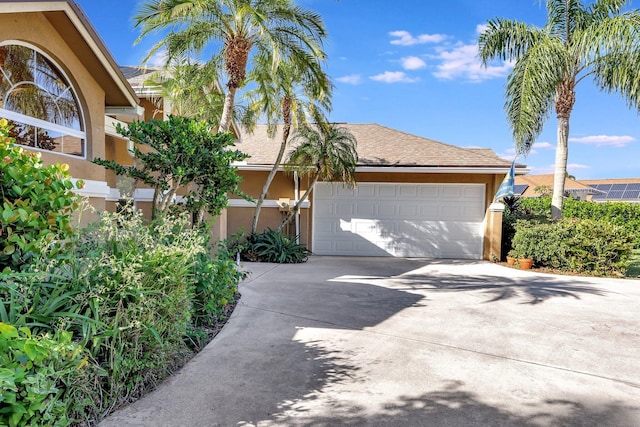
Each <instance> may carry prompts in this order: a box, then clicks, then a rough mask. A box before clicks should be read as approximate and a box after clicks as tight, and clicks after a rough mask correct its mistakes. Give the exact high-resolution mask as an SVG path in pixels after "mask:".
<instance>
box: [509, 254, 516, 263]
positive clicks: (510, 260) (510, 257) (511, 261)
mask: <svg viewBox="0 0 640 427" xmlns="http://www.w3.org/2000/svg"><path fill="white" fill-rule="evenodd" d="M515 263H516V259H515V258H514V257H512V256H508V257H507V264H509V265H514V264H515Z"/></svg>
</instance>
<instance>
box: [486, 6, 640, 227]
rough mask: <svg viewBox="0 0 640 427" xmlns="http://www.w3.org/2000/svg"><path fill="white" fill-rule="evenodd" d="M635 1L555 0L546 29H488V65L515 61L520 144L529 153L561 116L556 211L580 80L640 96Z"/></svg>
mask: <svg viewBox="0 0 640 427" xmlns="http://www.w3.org/2000/svg"><path fill="white" fill-rule="evenodd" d="M627 3H630V1H628V0H596V1H595V2H593V3H591V4H590V5H584V4H583V2H582V1H580V0H547V2H546V6H547V22H546V24H545V25H544V26H543V27H542V28H539V27H535V26H532V25H527V24H525V23H522V22H519V21H514V20H507V19H493V20H490V21H489V22H488V25H487V29H486V30H485V31H484V32H483V33H482V34H481V35H480V38H479V50H480V57H481V59H482V61H483V62H484V64H485V65H486V63H487V62H488V61H490V60H492V59H501V60H505V61H513V62H514V68H513V70H512V71H511V73H510V74H509V77H508V79H507V89H506V102H505V110H506V111H507V119H508V121H509V123H510V125H511V128H512V132H513V136H514V139H515V142H516V147H517V149H518V152H520V153H528V152H529V150H530V149H531V146H532V145H533V143H534V142H535V139H536V138H537V137H538V135H539V134H540V132H541V131H542V128H543V126H544V122H545V120H546V119H547V118H548V116H549V114H550V112H551V109H552V108H555V111H556V117H557V120H558V134H557V139H558V143H557V147H556V163H555V176H554V183H553V198H552V208H551V210H552V212H551V213H552V216H553V217H554V218H560V217H561V216H562V204H563V195H564V178H565V173H566V170H567V155H568V138H569V119H570V117H571V112H572V110H573V106H574V103H575V101H576V86H577V84H578V83H580V82H581V81H583V80H584V79H585V78H587V77H592V78H593V81H594V83H595V84H596V86H598V87H599V88H600V89H601V90H604V91H606V92H617V93H619V94H620V95H622V96H623V97H624V98H626V100H627V103H628V104H629V106H630V107H634V108H637V107H638V99H639V98H640V72H639V71H638V70H640V13H639V12H638V11H637V10H631V11H628V12H624V11H623V10H624V8H625V6H626V5H627Z"/></svg>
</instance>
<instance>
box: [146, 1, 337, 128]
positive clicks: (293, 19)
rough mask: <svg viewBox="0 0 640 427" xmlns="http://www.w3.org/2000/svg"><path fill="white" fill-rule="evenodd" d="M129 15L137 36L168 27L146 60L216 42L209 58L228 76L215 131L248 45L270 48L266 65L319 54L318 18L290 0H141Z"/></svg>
mask: <svg viewBox="0 0 640 427" xmlns="http://www.w3.org/2000/svg"><path fill="white" fill-rule="evenodd" d="M134 20H135V23H136V26H137V27H140V28H141V34H140V37H139V38H138V40H140V39H141V38H142V37H144V36H146V35H148V34H149V33H152V32H155V31H159V30H164V29H170V32H169V34H168V35H167V36H166V37H165V38H164V39H163V40H161V41H160V42H158V43H157V44H156V45H155V46H154V47H153V48H152V49H151V51H150V52H149V55H148V57H147V59H148V58H149V57H151V56H152V55H153V54H154V53H156V52H157V51H159V50H160V49H162V48H165V49H166V52H167V59H168V61H171V59H173V58H175V57H179V56H180V55H182V54H184V53H185V52H191V51H193V52H201V51H202V50H203V49H204V48H205V47H207V46H209V44H211V43H215V44H216V47H217V49H216V50H215V51H214V54H213V55H212V58H211V60H210V61H209V62H211V63H214V64H218V63H223V64H224V70H225V71H226V74H227V78H228V80H227V83H226V86H227V89H228V91H227V93H226V95H225V102H224V109H223V112H222V117H221V119H220V126H219V129H218V130H219V131H220V132H224V131H228V130H229V128H230V126H231V121H232V116H233V107H234V102H235V94H236V91H237V90H238V89H239V88H241V87H242V86H243V85H244V84H245V80H246V73H247V64H248V63H250V59H251V58H250V53H251V52H252V50H254V52H257V53H258V54H266V53H267V52H268V53H270V54H271V58H272V60H273V63H272V64H271V69H272V70H275V69H276V66H277V65H278V63H279V62H280V61H281V60H283V59H288V60H289V61H292V62H295V63H298V64H304V63H308V62H313V61H316V60H323V59H324V58H325V54H324V52H323V50H322V48H321V43H322V40H323V39H324V37H325V36H326V31H325V28H324V23H323V21H322V18H321V17H320V15H318V14H317V13H315V12H312V11H309V10H306V9H303V8H301V7H298V6H296V5H295V4H294V2H293V0H146V2H144V3H143V4H142V5H141V7H140V9H139V11H138V13H137V14H136V16H135V17H134Z"/></svg>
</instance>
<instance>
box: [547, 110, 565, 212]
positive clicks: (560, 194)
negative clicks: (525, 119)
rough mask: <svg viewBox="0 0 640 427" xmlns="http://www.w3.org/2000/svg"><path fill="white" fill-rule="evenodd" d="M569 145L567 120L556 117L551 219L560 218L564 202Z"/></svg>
mask: <svg viewBox="0 0 640 427" xmlns="http://www.w3.org/2000/svg"><path fill="white" fill-rule="evenodd" d="M568 144H569V118H568V117H558V146H557V147H556V164H555V171H554V176H553V197H552V199H551V217H552V218H553V219H560V218H562V205H563V202H564V181H565V177H566V176H567V156H568V151H569V149H568Z"/></svg>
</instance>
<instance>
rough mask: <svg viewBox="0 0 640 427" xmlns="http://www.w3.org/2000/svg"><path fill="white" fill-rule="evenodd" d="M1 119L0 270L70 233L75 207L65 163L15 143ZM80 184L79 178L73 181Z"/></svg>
mask: <svg viewBox="0 0 640 427" xmlns="http://www.w3.org/2000/svg"><path fill="white" fill-rule="evenodd" d="M9 130H10V128H9V126H8V123H7V121H6V120H5V119H1V120H0V192H1V193H2V196H3V202H2V207H1V209H0V216H1V221H0V224H1V226H0V271H2V270H3V269H4V268H6V267H9V268H10V269H20V268H21V267H22V266H23V265H24V264H25V263H27V262H28V261H29V259H30V258H32V257H33V256H34V255H37V254H38V253H39V252H40V250H41V248H42V247H44V246H48V249H49V250H54V249H56V248H55V247H51V245H50V244H51V242H53V241H54V240H56V239H57V241H58V242H61V241H62V240H61V239H64V238H66V237H68V236H69V235H70V234H71V233H72V232H73V229H72V227H71V214H72V211H73V210H74V209H77V208H78V200H79V198H78V196H77V195H75V194H74V193H73V192H72V190H73V189H74V184H73V183H72V182H71V180H70V175H69V172H68V169H69V166H68V165H65V164H57V165H50V166H43V165H42V162H41V160H40V153H38V152H32V151H28V150H25V149H24V148H22V147H20V146H18V145H14V143H13V139H12V138H10V137H9V136H8V135H9ZM77 185H78V188H80V187H81V186H82V182H81V181H79V182H78V183H77Z"/></svg>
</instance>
